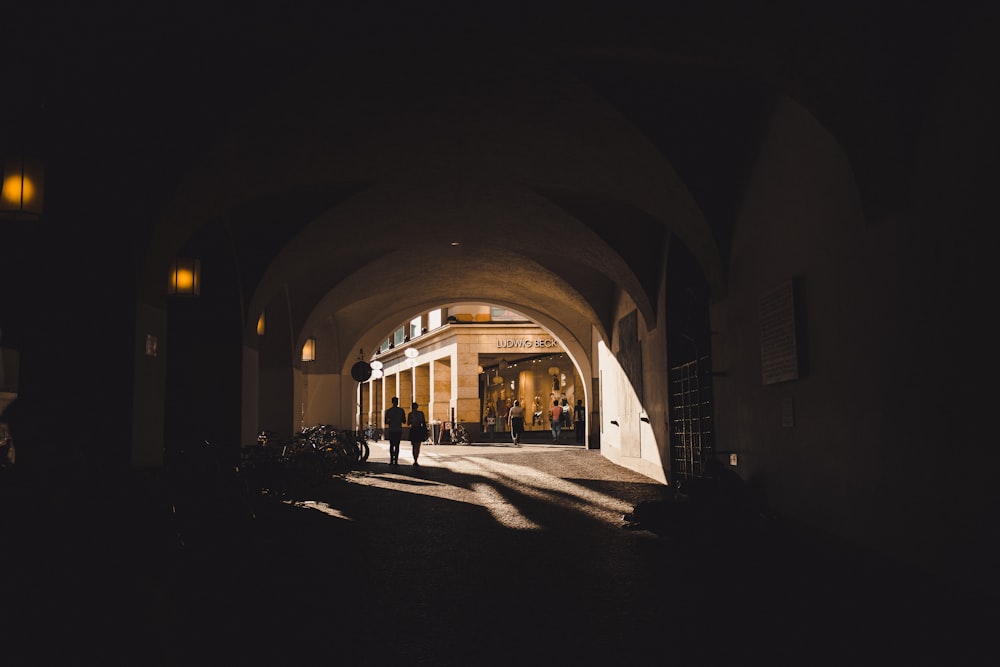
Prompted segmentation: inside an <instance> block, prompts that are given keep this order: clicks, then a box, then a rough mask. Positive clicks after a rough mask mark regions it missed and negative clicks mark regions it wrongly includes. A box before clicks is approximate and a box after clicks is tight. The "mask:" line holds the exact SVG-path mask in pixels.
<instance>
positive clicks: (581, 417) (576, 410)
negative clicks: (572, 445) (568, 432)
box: [573, 400, 587, 445]
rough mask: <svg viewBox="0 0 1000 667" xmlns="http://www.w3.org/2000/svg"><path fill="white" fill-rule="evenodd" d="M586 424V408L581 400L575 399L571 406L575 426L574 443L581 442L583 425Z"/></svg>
mask: <svg viewBox="0 0 1000 667" xmlns="http://www.w3.org/2000/svg"><path fill="white" fill-rule="evenodd" d="M586 424H587V409H586V408H585V407H583V401H582V400H577V402H576V405H575V406H573V426H574V427H575V428H576V444H578V445H582V444H583V432H584V427H585V426H586Z"/></svg>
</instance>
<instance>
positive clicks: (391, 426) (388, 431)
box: [385, 396, 406, 466]
mask: <svg viewBox="0 0 1000 667" xmlns="http://www.w3.org/2000/svg"><path fill="white" fill-rule="evenodd" d="M404 421H406V411H405V410H403V408H401V407H399V396H393V397H392V407H391V408H389V409H388V410H386V411H385V437H386V438H388V440H389V465H391V466H398V465H399V442H400V441H401V440H402V439H403V422H404Z"/></svg>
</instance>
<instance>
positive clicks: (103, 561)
mask: <svg viewBox="0 0 1000 667" xmlns="http://www.w3.org/2000/svg"><path fill="white" fill-rule="evenodd" d="M402 449H403V453H402V457H401V464H402V465H400V466H396V467H390V466H389V465H388V450H387V446H386V445H385V443H384V442H383V443H378V444H376V445H375V446H374V448H373V452H372V456H371V458H370V460H369V461H368V462H367V463H366V464H364V465H363V466H361V467H359V468H358V469H357V470H354V471H351V472H346V473H343V474H341V475H338V476H336V477H335V478H333V479H331V480H330V481H329V482H328V483H325V484H323V485H321V486H318V487H315V488H314V489H312V490H311V491H310V492H308V493H303V494H302V495H301V496H300V497H298V498H295V499H289V500H286V501H285V502H274V501H266V502H265V501H264V500H263V499H261V502H259V503H257V504H256V505H255V508H254V509H255V515H254V518H253V519H251V520H249V521H246V522H235V523H234V522H230V521H228V520H221V519H219V518H217V517H214V516H212V515H211V513H209V512H205V513H204V516H203V517H202V518H203V520H202V521H200V522H199V523H198V524H197V525H195V524H192V525H191V526H190V530H187V531H185V535H184V537H185V540H186V541H185V543H184V545H183V546H182V545H181V544H180V542H179V540H178V539H177V535H176V532H175V530H174V524H173V523H172V522H171V521H170V520H169V519H170V517H169V514H168V513H167V511H166V506H165V504H164V499H163V495H162V493H161V491H162V489H160V487H158V485H157V483H156V481H155V480H146V481H142V482H141V483H139V484H136V485H133V486H130V487H129V488H128V489H123V490H117V489H111V490H109V489H95V488H93V487H90V488H88V486H87V482H86V481H85V480H77V481H76V482H75V483H73V484H66V485H63V486H62V487H60V488H59V489H55V488H53V487H51V486H50V487H49V492H47V493H45V494H41V493H39V492H38V491H37V490H34V491H31V490H29V489H28V488H27V487H25V486H23V485H22V487H20V490H18V489H19V487H17V485H16V484H14V483H10V480H7V482H8V484H7V487H6V489H5V492H4V496H3V500H4V503H5V508H4V511H5V519H6V521H5V531H4V532H5V534H4V541H3V544H4V547H3V549H2V559H3V560H2V566H3V571H4V576H3V578H2V585H3V589H2V591H0V592H2V601H3V612H4V616H3V617H2V618H0V629H2V635H0V637H2V642H3V645H2V647H0V656H2V657H0V663H2V664H4V665H6V666H8V667H11V666H13V665H102V666H109V665H130V666H131V665H144V666H145V665H164V666H166V665H314V664H339V663H340V662H341V661H357V662H358V663H359V664H364V665H389V664H392V665H404V664H411V665H412V664H416V665H455V666H458V665H462V666H472V665H512V664H520V665H542V664H566V665H611V664H620V665H625V664H663V665H758V664H768V665H920V664H927V665H930V664H934V665H942V664H945V665H958V664H969V665H978V664H988V663H990V662H992V660H990V659H988V656H989V655H990V654H991V653H990V654H988V653H985V652H983V647H984V646H985V645H986V643H988V642H987V641H984V640H985V639H986V638H990V639H991V636H990V635H989V634H987V633H989V632H991V631H992V619H993V618H994V617H995V608H991V607H987V602H986V601H985V600H977V599H970V598H968V597H963V598H962V599H958V598H955V597H953V596H949V595H945V594H943V593H942V592H941V591H939V590H937V589H936V587H935V586H933V585H932V584H931V583H930V582H928V581H927V580H926V578H923V577H921V576H919V575H918V574H916V573H913V572H911V571H909V570H907V569H906V568H902V567H900V566H898V565H895V564H892V563H887V562H884V561H882V560H880V559H877V558H875V557H873V556H871V555H869V554H864V553H859V552H857V551H854V550H852V549H849V548H847V547H845V546H844V545H839V544H837V543H835V542H834V541H832V540H826V539H821V538H820V537H818V536H815V535H808V534H806V533H805V532H803V531H801V530H797V529H793V528H792V527H790V526H788V525H786V524H784V523H782V522H780V521H778V520H774V519H772V520H768V521H762V522H761V524H760V525H759V526H754V528H753V529H752V530H747V531H743V532H742V533H741V534H740V535H739V536H738V537H734V536H730V535H709V536H702V538H704V539H702V538H699V539H690V536H681V535H676V536H675V535H671V534H670V532H669V531H665V532H661V533H660V534H657V533H653V532H650V531H648V530H641V529H640V530H626V529H625V528H624V527H623V525H624V524H623V520H622V515H623V514H625V513H627V512H630V511H631V509H632V508H633V507H634V506H635V505H636V504H637V503H640V502H642V501H644V500H659V499H663V498H665V497H666V495H667V488H666V487H664V486H662V485H659V484H657V483H655V482H654V481H652V480H650V479H648V478H645V477H643V476H641V475H639V474H637V473H634V472H632V471H629V470H627V469H624V468H621V467H619V466H616V465H614V464H612V463H610V462H609V461H607V460H606V459H605V458H603V457H602V456H601V455H600V453H599V452H597V451H593V450H586V449H583V448H580V447H553V446H546V445H529V446H525V447H521V448H516V449H515V448H513V447H510V446H508V445H494V446H485V445H483V446H479V445H471V446H454V445H428V446H425V447H424V450H423V452H422V455H421V457H420V462H421V464H422V465H421V466H419V467H417V466H413V465H410V463H411V459H410V458H409V453H410V448H409V446H408V444H407V443H404V444H403V448H402ZM991 613H992V614H993V616H991V615H990V614H991Z"/></svg>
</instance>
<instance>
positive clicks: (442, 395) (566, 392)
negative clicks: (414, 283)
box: [359, 313, 587, 442]
mask: <svg viewBox="0 0 1000 667" xmlns="http://www.w3.org/2000/svg"><path fill="white" fill-rule="evenodd" d="M431 319H432V321H433V320H434V318H431ZM442 322H443V323H442V324H441V325H440V326H436V327H427V326H426V324H427V320H426V317H425V318H424V319H420V320H418V319H415V320H414V322H413V323H412V325H411V327H410V329H409V331H405V332H404V333H403V334H402V335H400V336H399V340H398V341H396V340H392V339H390V340H389V342H388V343H387V344H386V345H384V346H383V348H382V349H380V350H379V352H378V353H377V354H376V355H375V356H374V357H373V358H372V360H371V362H372V364H373V367H376V371H375V372H374V373H373V375H372V378H371V379H369V380H368V381H367V382H365V383H363V384H362V386H361V388H360V391H361V394H360V397H359V398H360V407H361V422H362V423H364V424H365V425H372V426H374V427H375V428H376V429H378V428H381V426H382V415H383V414H384V411H385V409H386V408H388V407H389V406H390V405H391V399H392V397H393V396H398V397H399V404H400V406H402V407H404V408H405V409H407V411H408V410H409V406H410V404H411V403H413V402H416V403H418V404H419V405H420V408H421V409H422V410H424V412H425V413H426V414H427V417H428V419H429V420H430V422H431V424H432V426H433V427H434V428H433V429H432V433H433V434H434V437H435V439H438V438H440V437H441V434H444V436H445V437H447V436H448V435H449V431H450V424H452V423H454V422H458V423H460V424H461V425H462V426H463V427H464V428H465V429H466V431H467V432H468V433H469V435H470V437H472V438H473V439H474V440H479V441H483V440H485V441H489V440H490V439H491V438H492V437H499V436H500V434H506V433H507V432H508V431H509V427H508V425H507V417H508V413H509V410H510V408H511V406H512V405H513V404H514V401H515V400H517V401H520V403H521V405H523V406H524V408H525V413H526V414H525V422H526V428H527V430H528V431H529V432H531V431H537V432H546V433H547V432H548V431H549V417H548V415H549V408H550V407H551V406H552V404H553V402H557V403H559V404H561V405H564V406H566V409H567V412H572V406H573V405H575V403H576V401H577V400H582V401H584V404H586V400H587V399H586V396H585V393H584V391H583V389H582V386H583V385H582V384H581V382H580V378H579V375H578V373H577V370H576V367H575V364H574V363H573V361H572V359H571V358H570V357H569V355H568V354H566V352H565V350H564V349H563V348H562V347H561V346H560V344H559V342H558V341H557V340H555V339H554V338H553V337H552V335H551V334H549V333H548V332H547V331H545V330H544V329H542V328H541V327H539V326H537V325H536V324H534V323H532V322H527V321H513V322H512V321H506V320H502V319H501V320H499V321H498V320H494V319H491V318H489V316H488V314H487V315H485V316H483V315H480V316H479V317H476V316H475V315H473V316H465V315H464V314H461V313H460V314H457V315H456V314H451V313H449V314H447V315H445V316H444V317H443V318H442ZM566 424H567V425H566V428H569V429H571V428H572V419H571V418H568V420H567V422H566ZM503 437H504V439H506V436H505V435H504V436H503ZM566 440H567V441H569V442H572V440H573V438H571V437H569V436H568V435H567V437H566Z"/></svg>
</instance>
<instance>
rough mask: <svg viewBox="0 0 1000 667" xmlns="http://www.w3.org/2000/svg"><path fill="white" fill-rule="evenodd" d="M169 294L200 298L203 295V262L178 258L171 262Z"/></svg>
mask: <svg viewBox="0 0 1000 667" xmlns="http://www.w3.org/2000/svg"><path fill="white" fill-rule="evenodd" d="M167 294H171V295H174V296H198V295H200V294H201V260H198V259H192V258H190V257H178V258H177V259H175V260H174V261H172V262H170V271H169V272H168V274H167Z"/></svg>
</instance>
